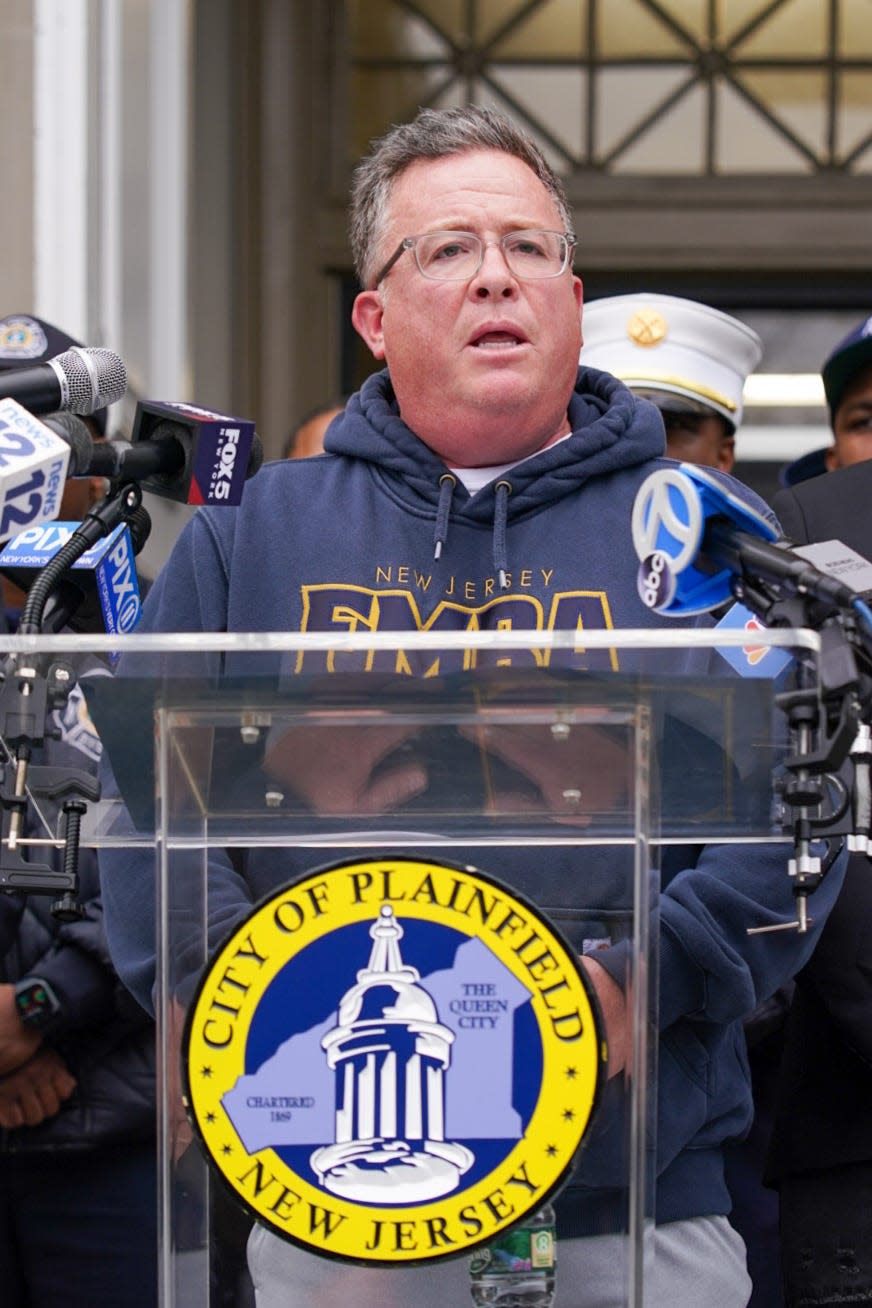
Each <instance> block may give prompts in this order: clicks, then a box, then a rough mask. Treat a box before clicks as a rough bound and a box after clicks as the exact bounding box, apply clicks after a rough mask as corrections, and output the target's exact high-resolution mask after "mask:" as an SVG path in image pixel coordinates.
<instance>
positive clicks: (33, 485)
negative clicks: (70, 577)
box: [0, 399, 70, 541]
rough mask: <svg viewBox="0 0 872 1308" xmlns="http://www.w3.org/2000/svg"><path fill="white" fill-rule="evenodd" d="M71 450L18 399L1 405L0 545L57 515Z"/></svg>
mask: <svg viewBox="0 0 872 1308" xmlns="http://www.w3.org/2000/svg"><path fill="white" fill-rule="evenodd" d="M69 463H70V447H69V445H67V443H66V442H65V441H62V440H61V438H60V437H59V436H56V435H55V433H54V432H53V431H50V430H49V428H48V427H46V425H45V424H44V423H42V422H40V421H39V419H38V418H34V416H33V414H32V413H29V412H28V410H27V409H25V408H24V407H23V405H21V404H19V403H18V401H17V400H12V399H4V400H0V541H4V540H8V539H9V537H10V536H14V535H16V534H17V533H18V532H20V531H23V530H24V529H25V528H26V527H33V526H38V525H39V524H40V523H43V522H50V521H51V520H52V519H53V518H56V517H57V516H58V514H59V513H60V508H61V496H62V495H63V493H64V483H65V481H66V477H67V470H68V468H69Z"/></svg>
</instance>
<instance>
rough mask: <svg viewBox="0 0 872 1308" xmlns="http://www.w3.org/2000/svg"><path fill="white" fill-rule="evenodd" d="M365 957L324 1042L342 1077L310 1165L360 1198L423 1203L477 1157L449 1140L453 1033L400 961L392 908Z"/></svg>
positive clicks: (452, 1185) (376, 927)
mask: <svg viewBox="0 0 872 1308" xmlns="http://www.w3.org/2000/svg"><path fill="white" fill-rule="evenodd" d="M369 934H370V936H371V937H372V940H373V945H372V951H371V954H370V959H369V964H368V966H367V967H365V968H362V969H361V970H360V971H359V972H358V973H357V982H356V984H355V985H353V986H352V987H351V988H350V989H349V990H348V991H347V992H346V993H345V995H344V996H343V997H342V1000H341V1001H340V1004H339V1009H338V1015H337V1017H338V1020H337V1024H336V1026H335V1027H334V1028H333V1029H332V1030H330V1031H328V1032H327V1034H326V1035H325V1036H324V1037H323V1039H322V1040H321V1047H322V1048H323V1049H324V1051H325V1053H326V1055H327V1060H328V1064H329V1066H330V1068H331V1069H332V1070H333V1072H334V1074H335V1079H336V1114H335V1131H334V1143H333V1144H330V1145H325V1146H324V1147H322V1148H320V1149H316V1150H315V1151H314V1153H313V1154H312V1155H311V1158H310V1162H311V1165H312V1168H313V1169H314V1171H315V1172H316V1174H317V1176H318V1179H319V1181H320V1182H321V1184H322V1185H323V1186H324V1187H325V1189H327V1190H329V1191H331V1193H333V1194H336V1195H340V1196H342V1197H343V1198H346V1199H351V1200H356V1201H358V1202H361V1203H387V1204H391V1203H395V1204H406V1203H419V1202H424V1201H426V1200H429V1199H436V1198H439V1197H440V1196H441V1195H445V1194H450V1193H451V1191H452V1190H454V1189H456V1188H457V1186H458V1185H459V1183H460V1178H461V1176H462V1175H463V1174H464V1172H466V1171H467V1170H468V1169H469V1167H470V1166H471V1165H472V1163H473V1162H474V1161H475V1159H474V1155H473V1154H472V1153H471V1151H470V1150H469V1149H467V1148H466V1147H465V1146H464V1145H461V1144H455V1143H452V1142H451V1141H447V1140H446V1139H445V1076H446V1072H447V1071H448V1068H449V1065H450V1062H451V1045H452V1043H453V1041H454V1033H453V1031H451V1030H450V1029H449V1028H448V1027H447V1026H444V1025H443V1024H442V1023H441V1022H440V1021H439V1014H438V1012H437V1009H436V1004H435V1003H434V1001H433V999H432V998H431V996H430V995H429V994H428V993H427V991H426V990H425V989H424V988H423V986H421V984H420V979H421V977H420V973H419V972H418V970H417V969H416V968H414V967H410V966H409V965H408V964H405V963H404V962H403V959H402V956H401V954H400V944H399V942H400V940H401V938H402V936H403V934H404V933H403V928H402V926H401V925H400V923H399V921H398V920H397V919H396V917H395V916H394V912H393V909H392V908H391V907H390V905H388V904H385V905H383V906H382V908H381V911H380V914H379V917H378V919H377V921H376V922H375V923H374V924H373V926H372V927H371V928H370V932H369Z"/></svg>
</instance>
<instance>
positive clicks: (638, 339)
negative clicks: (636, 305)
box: [627, 309, 669, 346]
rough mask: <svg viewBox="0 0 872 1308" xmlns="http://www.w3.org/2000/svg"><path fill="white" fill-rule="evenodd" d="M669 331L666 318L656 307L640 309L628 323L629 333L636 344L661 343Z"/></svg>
mask: <svg viewBox="0 0 872 1308" xmlns="http://www.w3.org/2000/svg"><path fill="white" fill-rule="evenodd" d="M668 331H669V325H668V323H667V322H666V319H665V318H664V317H663V315H662V314H660V313H658V312H657V310H656V309H639V310H638V311H637V312H636V313H634V314H633V316H632V318H631V319H630V321H629V322H628V323H627V335H628V336H629V338H630V340H631V341H633V343H634V344H636V345H642V346H648V345H659V344H660V342H661V341H663V340H665V339H666V335H667V333H668Z"/></svg>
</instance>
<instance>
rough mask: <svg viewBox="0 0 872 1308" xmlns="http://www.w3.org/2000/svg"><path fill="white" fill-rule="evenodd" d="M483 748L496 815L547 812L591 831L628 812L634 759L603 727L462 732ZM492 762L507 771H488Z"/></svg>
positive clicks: (473, 728) (500, 728) (477, 725)
mask: <svg viewBox="0 0 872 1308" xmlns="http://www.w3.org/2000/svg"><path fill="white" fill-rule="evenodd" d="M460 731H461V734H462V735H464V736H465V737H466V738H467V739H468V740H471V741H473V742H474V743H475V744H476V745H478V747H479V749H480V750H481V752H482V760H483V766H484V767H485V769H486V770H487V781H488V789H489V795H488V807H489V810H490V811H491V812H493V813H494V814H501V813H523V812H525V811H528V812H537V811H542V810H544V811H545V812H546V813H549V814H550V815H551V816H552V817H554V818H556V819H557V820H558V821H560V822H567V823H570V824H572V825H575V826H587V825H589V823H590V822H591V821H593V820H594V818H595V817H597V816H602V815H604V814H609V813H621V812H624V811H626V808H627V804H628V802H629V795H630V793H631V790H630V758H629V753H628V750H627V747H626V744H625V742H624V741H623V740H619V739H615V737H614V736H613V735H611V734H610V733H609V732H607V731H604V730H603V729H602V728H601V727H599V726H596V725H590V724H585V723H582V724H575V725H573V726H572V727H571V728H570V729H569V731H568V733H566V734H555V732H554V731H553V730H552V729H551V727H550V726H548V725H546V724H532V725H531V724H525V723H519V724H518V725H517V726H515V725H502V724H500V725H493V726H491V725H488V724H486V723H480V722H477V723H475V724H474V725H470V726H463V727H461V728H460ZM488 757H490V758H494V759H498V760H499V762H500V763H501V764H504V765H505V768H503V769H490V770H488V764H487V760H488Z"/></svg>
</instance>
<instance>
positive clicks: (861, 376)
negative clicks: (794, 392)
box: [778, 316, 872, 553]
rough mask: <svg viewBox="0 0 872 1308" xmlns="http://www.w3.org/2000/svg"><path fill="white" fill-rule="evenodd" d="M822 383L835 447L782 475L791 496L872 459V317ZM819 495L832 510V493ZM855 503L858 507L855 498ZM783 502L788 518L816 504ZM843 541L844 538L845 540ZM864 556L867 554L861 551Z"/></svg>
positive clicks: (837, 355) (848, 340) (830, 364)
mask: <svg viewBox="0 0 872 1308" xmlns="http://www.w3.org/2000/svg"><path fill="white" fill-rule="evenodd" d="M821 378H822V380H823V384H824V395H825V396H826V401H827V408H828V410H829V415H830V427H831V429H832V433H833V443H832V445H829V446H826V447H825V448H823V449H820V450H811V451H810V452H809V453H808V454H803V455H802V457H801V458H799V459H794V461H793V463H789V464H787V466H786V467H785V468H784V469H783V470H782V473H781V480H782V483H783V485H784V486H785V488H787V489H788V490H789V489H790V487H792V486H796V485H798V484H799V483H800V482H803V481H810V480H811V479H812V478H814V477H820V476H821V475H822V474H823V473H825V472H836V471H838V469H839V468H853V467H854V465H855V464H857V463H865V462H866V460H867V459H872V316H870V317H868V318H864V320H863V322H861V323H860V324H859V325H858V326H857V327H854V328H853V330H852V331H850V332H849V333H848V335H847V336H846V337H845V338H844V340H842V341H840V342H839V344H838V345H837V346H836V348H835V349H834V350H833V352H832V354H831V355H830V356H829V358H828V359H827V361H826V363H825V364H824V366H823V368H822V369H821ZM844 485H845V487H847V486H849V485H850V486H852V487H853V486H855V485H856V483H854V482H848V481H845V482H844ZM819 493H820V494H822V496H823V501H822V502H823V503H824V504H825V505H827V506H829V505H830V504H831V502H832V500H831V497H832V489H829V490H826V491H820V492H813V496H814V495H817V494H819ZM852 500H853V501H855V502H856V497H855V496H854V495H852ZM778 502H779V504H780V505H781V506H782V509H783V510H784V511H785V512H786V513H788V514H791V515H792V514H793V512H795V511H796V510H797V509H798V508H799V507H800V506H803V505H805V504H807V503H813V500H812V501H809V500H808V499H807V496H806V494H805V492H803V494H802V495H801V496H800V497H799V498H798V499H794V498H793V497H792V496H790V495H782V494H780V493H779V496H778ZM825 511H826V510H825ZM864 511H865V509H864ZM842 525H843V526H844V523H843V524H842ZM788 534H790V533H788ZM797 539H802V538H801V537H797ZM817 539H820V537H817ZM839 539H843V537H842V536H841V535H840V537H839ZM861 539H862V541H863V543H864V544H865V543H866V542H867V541H868V536H867V534H866V533H865V532H863V531H862V527H861ZM846 543H847V542H846ZM860 552H861V553H865V552H866V551H865V550H862V549H861V550H860Z"/></svg>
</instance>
